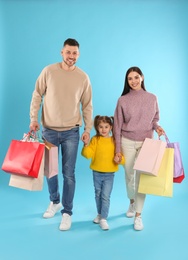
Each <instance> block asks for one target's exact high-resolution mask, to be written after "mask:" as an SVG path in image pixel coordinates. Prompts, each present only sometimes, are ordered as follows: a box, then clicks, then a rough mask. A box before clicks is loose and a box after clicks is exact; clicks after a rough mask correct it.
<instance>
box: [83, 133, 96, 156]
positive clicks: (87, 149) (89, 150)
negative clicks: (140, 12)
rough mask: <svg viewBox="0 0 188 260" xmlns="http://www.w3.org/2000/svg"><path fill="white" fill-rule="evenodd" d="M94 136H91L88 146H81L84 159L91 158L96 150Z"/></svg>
mask: <svg viewBox="0 0 188 260" xmlns="http://www.w3.org/2000/svg"><path fill="white" fill-rule="evenodd" d="M96 145H97V142H96V138H94V137H93V138H92V139H91V141H90V143H89V145H88V146H84V147H83V148H82V151H81V154H82V156H84V157H85V158H86V159H91V158H93V157H94V155H95V151H96Z"/></svg>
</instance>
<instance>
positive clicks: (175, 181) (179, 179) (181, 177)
mask: <svg viewBox="0 0 188 260" xmlns="http://www.w3.org/2000/svg"><path fill="white" fill-rule="evenodd" d="M184 178H185V174H184V170H182V175H181V176H179V177H174V178H173V182H174V183H181V182H182V181H183V180H184Z"/></svg>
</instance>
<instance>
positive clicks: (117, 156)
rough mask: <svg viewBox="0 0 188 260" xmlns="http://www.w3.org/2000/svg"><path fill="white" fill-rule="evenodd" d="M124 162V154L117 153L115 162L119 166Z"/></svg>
mask: <svg viewBox="0 0 188 260" xmlns="http://www.w3.org/2000/svg"><path fill="white" fill-rule="evenodd" d="M121 160H122V154H121V153H116V154H115V156H114V162H115V163H117V164H119V163H120V162H121Z"/></svg>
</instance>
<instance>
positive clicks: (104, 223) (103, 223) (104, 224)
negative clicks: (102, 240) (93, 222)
mask: <svg viewBox="0 0 188 260" xmlns="http://www.w3.org/2000/svg"><path fill="white" fill-rule="evenodd" d="M99 225H100V227H101V228H102V230H108V229H109V226H108V223H107V221H106V219H104V218H101V220H100V222H99Z"/></svg>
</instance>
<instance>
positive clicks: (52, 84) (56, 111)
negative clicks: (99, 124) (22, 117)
mask: <svg viewBox="0 0 188 260" xmlns="http://www.w3.org/2000/svg"><path fill="white" fill-rule="evenodd" d="M41 105H42V118H41V121H42V125H43V126H44V127H47V128H50V129H54V130H57V131H65V130H69V129H71V128H74V127H75V126H81V125H82V115H83V119H84V123H85V130H86V131H87V132H90V130H91V128H92V125H93V122H92V90H91V84H90V80H89V77H88V75H87V74H86V73H85V72H83V71H82V70H81V69H79V68H78V67H75V69H74V70H73V71H65V70H63V69H61V66H60V63H55V64H52V65H49V66H47V67H45V68H44V69H43V70H42V72H41V74H40V75H39V77H38V79H37V81H36V86H35V90H34V92H33V96H32V100H31V106H30V119H31V122H33V121H38V113H39V110H40V106H41ZM80 110H82V115H81V111H80Z"/></svg>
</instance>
